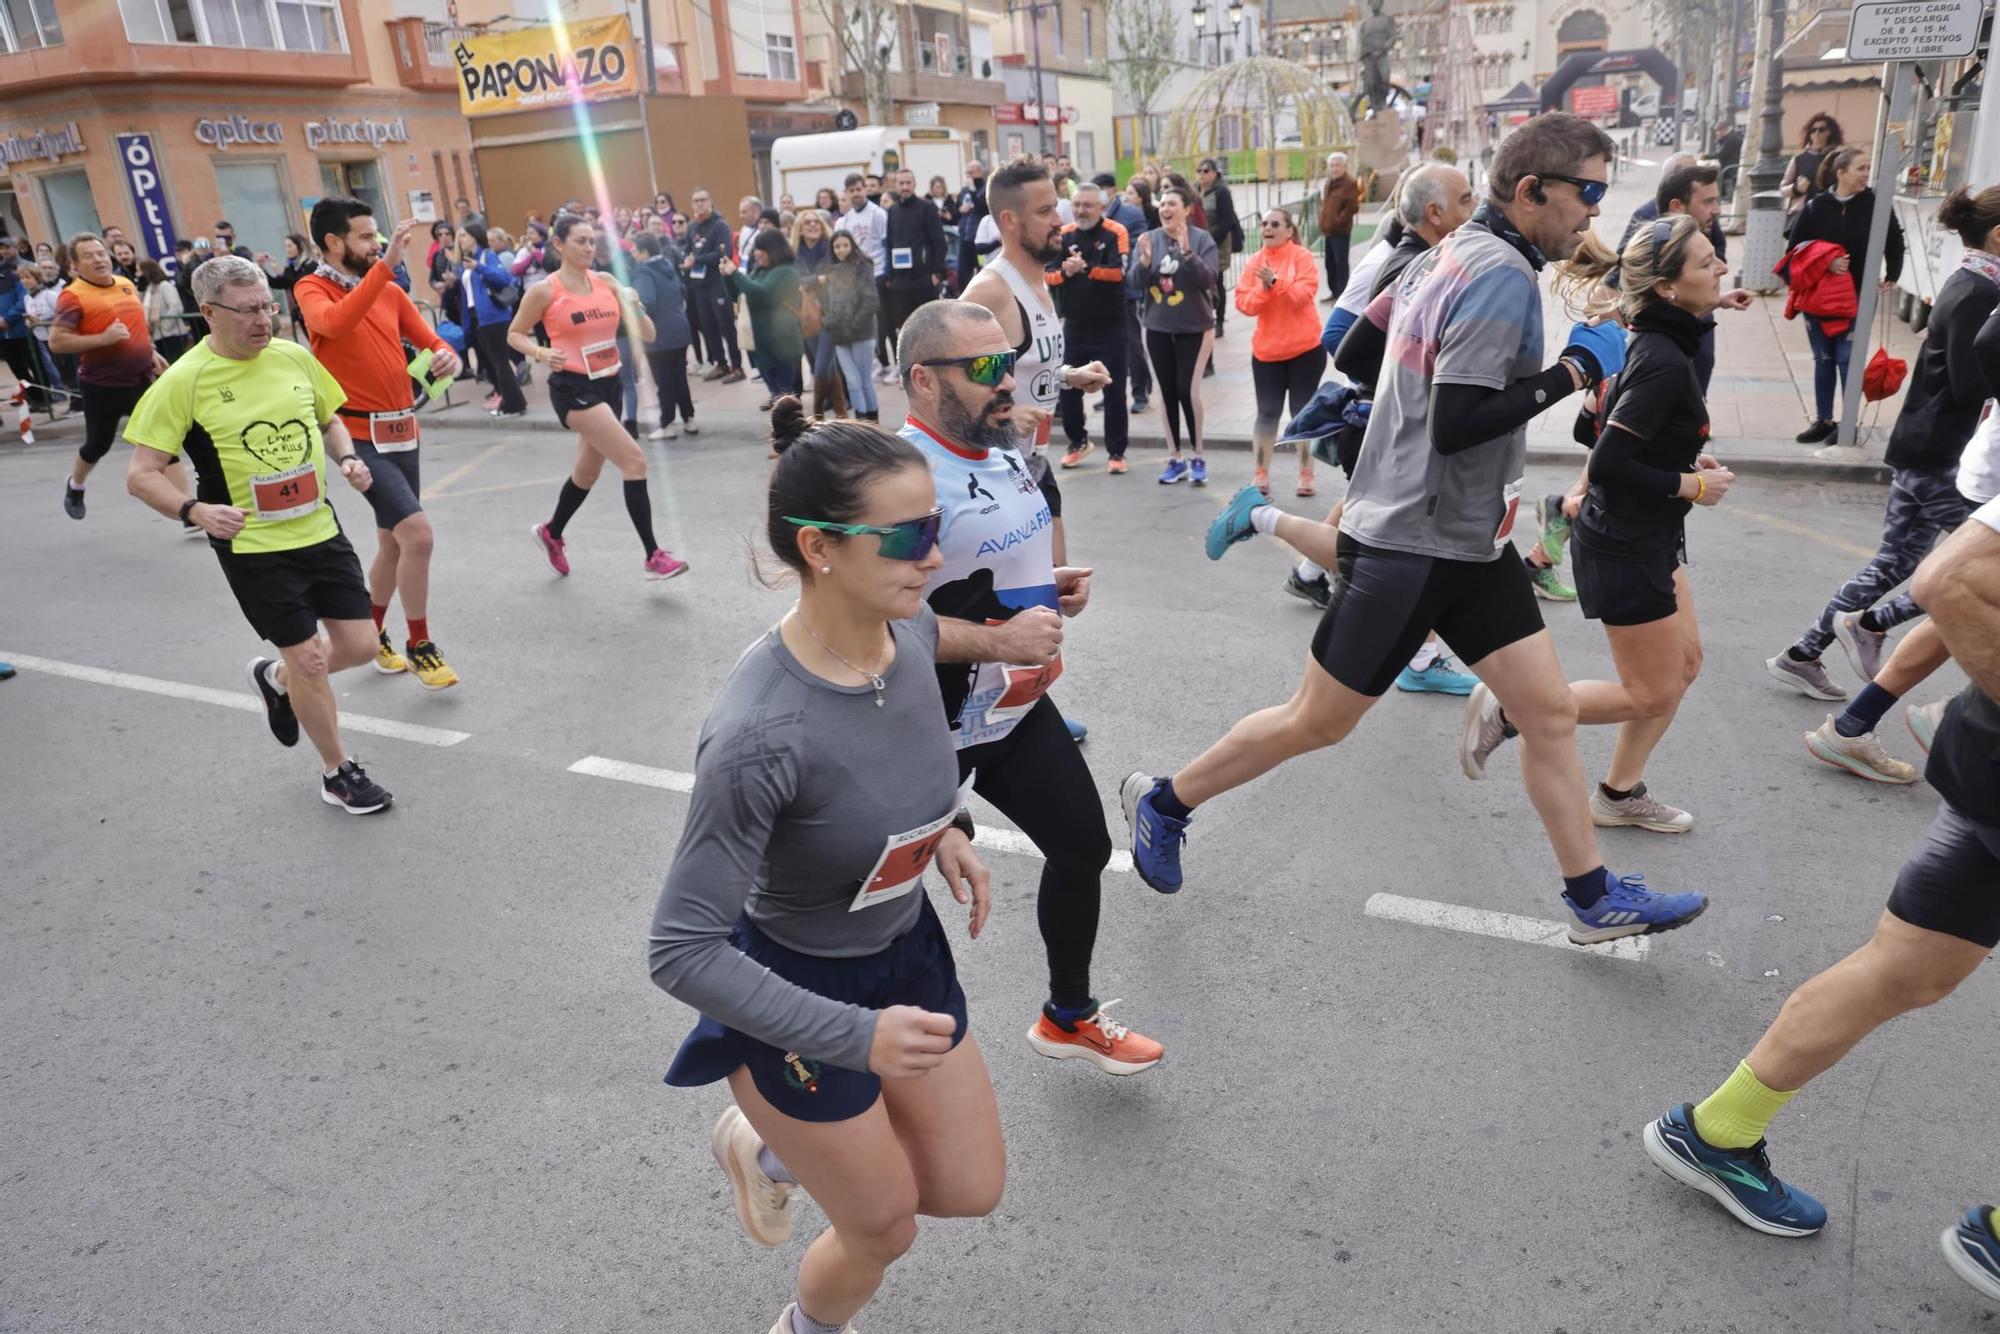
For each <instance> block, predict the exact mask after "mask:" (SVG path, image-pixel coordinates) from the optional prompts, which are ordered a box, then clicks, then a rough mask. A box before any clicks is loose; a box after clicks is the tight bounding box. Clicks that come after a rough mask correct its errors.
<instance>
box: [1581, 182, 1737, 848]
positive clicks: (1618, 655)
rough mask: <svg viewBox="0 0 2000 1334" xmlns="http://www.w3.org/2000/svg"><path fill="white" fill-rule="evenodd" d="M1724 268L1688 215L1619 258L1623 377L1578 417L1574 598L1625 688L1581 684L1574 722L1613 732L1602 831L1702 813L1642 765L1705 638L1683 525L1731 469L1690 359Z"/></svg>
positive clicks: (1598, 818) (1593, 802)
mask: <svg viewBox="0 0 2000 1334" xmlns="http://www.w3.org/2000/svg"><path fill="white" fill-rule="evenodd" d="M1722 271H1723V265H1722V262H1721V261H1720V260H1718V259H1717V258H1716V255H1715V247H1714V246H1713V245H1711V244H1709V240H1708V237H1707V236H1705V235H1703V234H1702V229H1701V228H1700V227H1699V226H1697V225H1696V223H1695V221H1694V219H1693V218H1690V217H1688V216H1687V215H1686V214H1684V213H1683V214H1677V215H1671V216H1668V217H1663V218H1660V219H1658V220H1657V221H1655V222H1653V223H1652V224H1651V225H1649V226H1645V227H1642V228H1641V229H1640V230H1639V231H1638V232H1637V233H1636V234H1635V235H1634V236H1633V237H1632V240H1631V241H1630V242H1629V243H1628V244H1627V245H1626V247H1625V251H1624V253H1623V254H1622V255H1620V256H1619V258H1618V273H1619V279H1618V291H1619V298H1618V304H1619V312H1620V315H1621V316H1622V317H1623V319H1624V320H1625V322H1626V324H1627V325H1628V326H1629V327H1630V328H1631V330H1632V335H1631V339H1630V341H1629V344H1628V351H1627V353H1626V357H1625V366H1624V369H1623V370H1621V371H1620V372H1618V374H1617V375H1615V376H1613V377H1612V378H1611V379H1610V380H1608V381H1607V382H1606V383H1605V385H1604V386H1602V387H1601V388H1600V393H1601V395H1602V398H1603V401H1602V403H1601V404H1600V405H1599V406H1598V408H1597V410H1596V411H1594V412H1592V411H1586V412H1585V413H1584V415H1582V416H1581V417H1579V418H1578V420H1577V430H1576V435H1577V439H1578V441H1579V442H1580V443H1582V444H1584V445H1586V446H1588V447H1590V463H1589V468H1588V475H1589V480H1590V485H1589V490H1588V491H1587V492H1586V493H1585V495H1584V499H1583V508H1582V510H1581V511H1580V512H1579V513H1578V514H1577V517H1576V521H1575V525H1574V527H1573V528H1572V529H1571V537H1570V552H1571V553H1572V554H1571V560H1572V561H1573V562H1574V564H1575V567H1576V591H1577V601H1578V604H1579V605H1580V606H1581V608H1582V611H1583V614H1584V616H1585V617H1586V618H1587V619H1590V620H1594V621H1602V622H1603V623H1604V635H1605V638H1606V639H1608V640H1610V641H1611V658H1612V661H1613V662H1614V663H1616V664H1617V667H1618V679H1617V680H1616V681H1572V682H1571V683H1570V693H1571V694H1573V695H1574V696H1575V697H1576V707H1577V721H1578V722H1579V723H1585V724H1593V723H1594V724H1603V723H1616V724H1618V741H1617V744H1616V745H1615V746H1614V747H1613V749H1612V752H1611V767H1610V769H1609V770H1608V771H1607V772H1606V774H1605V776H1604V781H1603V782H1601V783H1599V784H1598V785H1597V786H1595V787H1593V788H1592V789H1591V792H1590V817H1591V820H1592V821H1593V822H1594V823H1596V824H1598V825H1600V826H1607V827H1609V826H1617V825H1629V826H1634V827H1637V828H1640V829H1650V830H1653V831H1654V832H1656V833H1663V834H1678V833H1683V832H1685V831H1686V830H1688V829H1692V828H1693V827H1694V817H1693V816H1692V815H1689V814H1688V813H1687V812H1686V811H1683V810H1678V809H1676V808H1675V807H1672V806H1669V805H1667V804H1665V803H1664V802H1660V801H1656V800H1655V799H1654V798H1653V797H1652V796H1650V795H1649V794H1648V793H1647V791H1646V784H1645V781H1644V776H1645V767H1646V761H1647V759H1648V757H1650V756H1651V755H1652V753H1653V748H1654V747H1655V746H1657V745H1658V744H1659V742H1660V738H1661V737H1662V736H1664V735H1666V731H1667V727H1668V725H1669V724H1671V723H1672V722H1673V720H1674V713H1675V711H1676V710H1678V709H1679V708H1680V703H1681V698H1682V696H1684V695H1685V694H1686V693H1687V689H1688V687H1689V686H1691V685H1693V684H1694V678H1695V675H1696V673H1698V672H1699V671H1700V670H1701V630H1700V628H1699V627H1698V626H1697V625H1696V623H1695V613H1694V593H1693V590H1692V589H1691V588H1690V587H1689V584H1688V577H1687V570H1686V568H1685V564H1684V563H1685V561H1686V559H1687V540H1686V537H1685V535H1684V533H1683V532H1682V524H1683V522H1684V521H1685V520H1686V518H1687V513H1688V511H1689V509H1691V508H1692V507H1693V506H1695V505H1715V504H1718V503H1720V502H1721V500H1722V498H1723V497H1724V496H1725V495H1727V494H1728V493H1729V486H1730V483H1731V482H1733V481H1734V480H1735V474H1733V473H1732V472H1730V471H1729V469H1727V468H1725V467H1723V466H1722V465H1721V464H1720V463H1718V462H1717V461H1716V460H1715V458H1714V457H1713V456H1711V455H1710V454H1709V453H1708V452H1707V449H1708V405H1707V404H1706V403H1705V402H1704V401H1703V400H1702V392H1701V382H1700V380H1698V379H1697V378H1696V376H1695V369H1694V359H1695V354H1696V352H1698V351H1699V350H1700V347H1701V339H1702V335H1703V334H1704V333H1705V332H1706V331H1707V329H1708V326H1709V325H1710V324H1711V323H1712V319H1713V316H1714V313H1715V311H1716V309H1717V307H1719V306H1720V305H1721V304H1722Z"/></svg>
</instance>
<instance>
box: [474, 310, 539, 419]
mask: <svg viewBox="0 0 2000 1334" xmlns="http://www.w3.org/2000/svg"><path fill="white" fill-rule="evenodd" d="M478 338H479V351H480V353H481V357H480V360H482V361H483V362H484V363H485V365H486V369H487V371H488V372H489V373H490V374H491V375H492V377H493V387H494V388H495V389H497V390H498V391H499V392H500V402H499V404H498V407H499V410H500V411H501V412H526V411H527V410H528V399H527V395H525V394H523V393H522V392H521V382H520V381H519V380H517V379H515V378H514V351H513V349H512V348H510V347H509V346H508V345H507V326H506V325H504V324H482V325H480V326H479V334H478Z"/></svg>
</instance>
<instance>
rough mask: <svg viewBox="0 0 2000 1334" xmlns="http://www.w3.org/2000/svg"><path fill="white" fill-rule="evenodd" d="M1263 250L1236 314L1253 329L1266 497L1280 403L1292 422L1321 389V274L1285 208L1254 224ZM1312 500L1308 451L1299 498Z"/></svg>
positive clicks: (1255, 433) (1260, 472)
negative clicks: (1248, 319) (1288, 406)
mask: <svg viewBox="0 0 2000 1334" xmlns="http://www.w3.org/2000/svg"><path fill="white" fill-rule="evenodd" d="M1258 231H1259V233H1260V234H1261V235H1262V236H1263V238H1264V248H1263V249H1261V250H1259V251H1258V252H1257V253H1256V254H1254V255H1252V256H1251V257H1250V258H1249V260H1248V261H1246V262H1245V263H1244V265H1243V276H1242V277H1241V278H1239V279H1237V282H1236V309H1238V310H1240V311H1242V312H1243V313H1244V314H1245V315H1249V316H1251V317H1252V318H1254V319H1255V320H1256V321H1257V332H1256V333H1255V334H1253V335H1251V339H1250V375H1251V379H1252V380H1253V381H1254V382H1255V383H1256V386H1257V422H1256V425H1255V426H1254V427H1253V428H1252V430H1251V440H1252V441H1253V442H1254V444H1255V445H1256V449H1257V473H1256V483H1257V488H1258V489H1259V490H1261V491H1262V492H1264V494H1265V495H1269V494H1270V493H1271V454H1272V451H1273V449H1274V447H1275V446H1276V444H1277V441H1278V423H1279V421H1280V419H1281V416H1282V414H1283V412H1284V408H1285V401H1286V399H1287V398H1289V399H1290V400H1291V410H1292V413H1293V414H1294V415H1296V414H1297V413H1299V412H1300V411H1302V410H1303V409H1304V408H1305V405H1306V402H1307V400H1309V399H1310V398H1311V397H1312V396H1313V394H1314V392H1315V391H1317V390H1318V389H1319V381H1320V376H1321V375H1323V374H1324V373H1325V371H1326V349H1325V348H1323V347H1321V346H1320V344H1319V314H1318V312H1317V311H1316V310H1315V309H1314V308H1313V304H1314V303H1313V298H1314V297H1316V296H1317V295H1319V269H1318V268H1317V267H1316V266H1315V265H1314V264H1313V257H1312V251H1310V250H1307V249H1306V248H1305V247H1304V246H1302V245H1300V244H1299V229H1298V224H1297V223H1295V222H1294V221H1292V215H1291V214H1290V213H1289V212H1287V211H1286V210H1284V209H1282V208H1274V209H1270V210H1268V211H1267V212H1266V213H1265V214H1264V216H1263V219H1262V220H1261V221H1260V222H1259V224H1258ZM1312 493H1313V465H1312V451H1310V450H1307V449H1301V450H1300V451H1299V485H1298V492H1297V494H1299V495H1302V496H1309V495H1311V494H1312Z"/></svg>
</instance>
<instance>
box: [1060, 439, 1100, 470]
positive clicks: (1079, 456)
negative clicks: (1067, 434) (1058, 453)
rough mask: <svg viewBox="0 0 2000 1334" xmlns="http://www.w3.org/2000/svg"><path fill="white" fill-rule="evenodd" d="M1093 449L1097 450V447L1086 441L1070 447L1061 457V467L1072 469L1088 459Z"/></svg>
mask: <svg viewBox="0 0 2000 1334" xmlns="http://www.w3.org/2000/svg"><path fill="white" fill-rule="evenodd" d="M1095 448H1097V446H1095V445H1093V444H1091V443H1090V442H1089V441H1088V440H1086V441H1084V442H1083V443H1082V444H1080V445H1076V446H1074V447H1072V448H1071V450H1070V451H1069V453H1067V454H1065V455H1063V456H1062V466H1063V467H1065V468H1074V467H1075V466H1076V465H1077V464H1079V463H1081V462H1083V461H1084V459H1086V458H1088V457H1089V455H1090V451H1091V450H1093V449H1095Z"/></svg>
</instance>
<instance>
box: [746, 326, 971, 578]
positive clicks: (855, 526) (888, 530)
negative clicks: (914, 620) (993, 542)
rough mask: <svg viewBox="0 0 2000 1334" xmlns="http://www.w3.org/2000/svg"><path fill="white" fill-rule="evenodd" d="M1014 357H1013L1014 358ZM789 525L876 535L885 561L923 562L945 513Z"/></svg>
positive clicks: (787, 518)
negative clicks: (877, 521) (884, 521)
mask: <svg viewBox="0 0 2000 1334" xmlns="http://www.w3.org/2000/svg"><path fill="white" fill-rule="evenodd" d="M1010 355H1011V354H1010ZM785 522H786V523H789V524H796V525H797V526H799V527H800V528H817V529H819V530H820V531H821V532H823V533H843V534H845V535H847V536H848V537H860V536H862V535H864V534H867V533H873V534H875V536H876V537H878V538H880V539H881V547H880V548H879V549H880V552H881V555H882V559H884V560H912V561H914V560H922V559H923V558H924V557H926V556H928V555H930V554H931V552H932V551H933V550H934V549H935V548H936V547H937V541H938V530H939V529H940V528H941V527H943V525H944V511H943V510H942V509H934V510H932V511H931V512H930V513H929V514H926V515H924V516H923V517H922V518H919V519H905V520H903V522H901V523H892V524H888V525H886V526H882V525H876V524H871V523H834V522H832V521H830V520H827V519H795V518H793V517H792V516H791V515H789V514H787V515H786V516H785Z"/></svg>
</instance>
